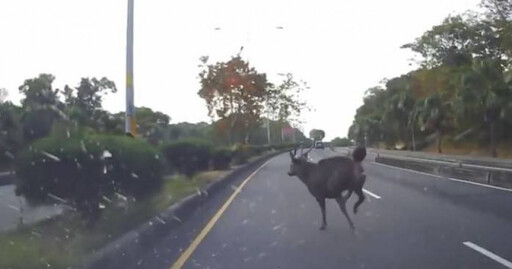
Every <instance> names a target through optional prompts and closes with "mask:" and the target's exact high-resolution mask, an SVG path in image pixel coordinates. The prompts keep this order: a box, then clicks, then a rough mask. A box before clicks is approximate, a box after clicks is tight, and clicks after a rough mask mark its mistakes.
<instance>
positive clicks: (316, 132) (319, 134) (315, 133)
mask: <svg viewBox="0 0 512 269" xmlns="http://www.w3.org/2000/svg"><path fill="white" fill-rule="evenodd" d="M309 137H310V138H311V139H313V140H315V141H322V139H324V137H325V132H324V130H320V129H312V130H311V131H309Z"/></svg>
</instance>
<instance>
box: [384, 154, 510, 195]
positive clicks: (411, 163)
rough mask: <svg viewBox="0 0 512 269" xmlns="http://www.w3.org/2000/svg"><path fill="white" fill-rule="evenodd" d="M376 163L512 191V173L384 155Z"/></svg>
mask: <svg viewBox="0 0 512 269" xmlns="http://www.w3.org/2000/svg"><path fill="white" fill-rule="evenodd" d="M375 162H376V163H380V164H385V165H389V166H394V167H399V168H404V169H409V170H414V171H418V172H422V173H427V174H432V175H437V176H441V177H445V178H454V179H457V180H462V181H469V182H475V183H478V184H485V185H490V186H496V187H501V188H507V189H512V180H511V179H512V173H511V172H506V171H489V170H484V169H476V168H468V167H464V166H457V165H452V164H449V163H448V162H446V163H447V164H443V163H442V162H432V163H427V162H423V161H421V160H414V159H411V160H406V159H404V158H394V157H386V156H382V155H377V157H376V158H375Z"/></svg>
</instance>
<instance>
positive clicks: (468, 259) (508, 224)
mask: <svg viewBox="0 0 512 269" xmlns="http://www.w3.org/2000/svg"><path fill="white" fill-rule="evenodd" d="M334 154H341V153H333V152H331V151H330V150H328V149H326V150H315V151H313V152H312V154H311V157H312V158H313V160H316V161H317V160H319V159H321V158H325V157H328V156H332V155H334ZM289 163H290V160H289V157H288V156H287V154H282V155H279V156H277V157H275V158H273V159H271V160H270V162H268V163H267V164H266V165H265V166H264V167H263V168H261V170H260V171H259V172H258V173H256V174H255V175H254V177H252V178H251V179H250V180H249V181H248V182H247V184H246V185H245V186H244V188H243V189H242V191H241V192H240V193H239V194H238V195H237V196H236V197H235V198H234V200H233V201H232V203H231V204H230V205H229V206H228V207H227V209H226V210H225V211H224V212H223V214H222V215H221V216H220V218H219V219H218V221H217V222H216V223H215V225H214V226H213V228H212V229H211V230H210V231H209V232H208V233H207V234H206V236H205V237H204V239H203V240H201V241H200V242H199V244H198V245H197V248H195V249H194V251H193V252H192V254H191V255H190V257H189V258H188V259H186V262H185V264H184V268H507V267H508V268H512V263H510V261H512V192H509V191H504V190H498V189H493V188H488V187H483V186H476V185H472V184H468V183H463V182H456V181H450V180H446V179H440V178H438V177H434V176H429V175H425V174H419V173H415V172H411V171H405V170H401V169H396V168H392V167H386V166H382V165H379V164H374V163H373V162H372V157H371V155H370V156H369V157H368V159H367V160H366V162H365V164H364V167H365V170H366V173H367V183H366V185H365V189H366V191H367V192H366V197H367V200H366V201H365V203H363V205H362V206H361V207H360V211H359V213H358V214H357V215H355V216H353V214H352V213H351V212H350V214H351V216H352V219H353V221H354V223H355V226H356V229H355V231H352V230H351V229H350V228H349V226H348V223H347V221H346V220H345V218H344V217H343V216H342V214H341V212H340V210H339V208H338V207H337V205H336V203H335V201H332V200H329V201H328V202H327V222H328V227H327V230H325V231H320V230H318V227H319V226H320V217H321V213H320V208H319V206H318V204H317V202H316V201H315V199H314V198H313V197H312V196H311V195H310V194H309V193H308V191H307V189H306V187H305V186H304V185H303V184H302V183H301V182H300V181H299V180H298V179H297V178H295V177H288V176H287V175H286V172H287V171H288V166H289ZM233 189H236V186H233ZM233 189H228V190H226V193H225V195H224V196H223V195H220V196H219V197H218V198H213V199H212V200H211V201H210V202H209V203H208V205H206V206H204V207H203V208H202V209H200V210H198V212H197V213H196V214H195V215H194V216H193V217H191V218H190V219H189V220H187V221H186V222H184V223H183V225H182V226H180V227H178V229H175V230H173V231H172V232H171V233H170V234H168V235H166V236H165V237H163V238H162V240H161V242H159V243H158V244H155V245H152V246H148V251H147V253H141V254H140V257H127V261H129V260H135V262H128V264H127V265H126V266H125V267H126V268H170V267H171V266H172V265H173V264H174V262H175V261H176V260H177V259H178V258H179V257H180V256H182V255H183V253H184V251H185V250H186V249H187V248H188V247H189V246H190V243H191V242H192V240H193V239H194V238H196V237H197V235H198V234H199V232H200V231H201V230H202V229H203V228H204V227H205V225H206V224H207V223H208V222H209V221H210V219H211V218H212V216H213V215H214V214H215V213H216V212H217V210H219V208H221V205H222V204H223V203H224V201H225V200H226V198H227V197H228V196H229V195H230V193H232V192H233ZM370 193H371V194H372V195H370ZM355 200H356V197H355V196H353V197H352V198H351V200H349V202H348V204H349V205H348V208H352V206H351V205H352V204H353V203H354V202H355ZM128 258H129V259H128ZM507 262H508V263H507Z"/></svg>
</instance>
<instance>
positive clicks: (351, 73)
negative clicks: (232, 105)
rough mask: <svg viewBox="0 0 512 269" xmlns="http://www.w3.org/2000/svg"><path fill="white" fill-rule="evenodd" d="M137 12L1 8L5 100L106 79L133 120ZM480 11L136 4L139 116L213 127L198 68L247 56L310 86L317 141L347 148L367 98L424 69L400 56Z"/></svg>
mask: <svg viewBox="0 0 512 269" xmlns="http://www.w3.org/2000/svg"><path fill="white" fill-rule="evenodd" d="M126 2H127V1H126V0H44V1H43V0H0V88H6V89H7V90H8V92H9V97H8V98H9V99H10V100H13V101H15V102H19V99H20V95H19V94H18V90H17V89H18V86H19V85H21V84H22V83H23V80H24V79H27V78H32V77H35V76H37V75H38V74H39V73H43V72H45V73H51V74H53V75H55V76H56V77H57V79H56V81H55V85H54V86H55V87H56V88H63V86H64V85H65V84H70V85H72V86H76V85H77V84H78V82H79V80H80V78H81V77H93V76H97V77H103V76H106V77H108V78H110V79H112V80H114V81H115V82H116V85H117V86H118V88H119V90H120V91H119V92H118V93H117V94H114V95H110V96H108V97H107V98H106V100H105V102H104V107H105V108H106V109H107V110H110V111H112V112H117V111H120V110H124V103H125V102H124V100H125V99H124V88H125V83H124V81H125V79H124V73H125V42H126V36H125V35H126ZM478 2H479V0H421V1H420V0H386V1H382V0H375V1H357V0H351V1H347V0H334V1H323V0H321V1H319V0H316V1H297V0H258V1H244V0H222V1H219V0H203V1H199V0H187V1H169V0H144V1H141V0H135V77H134V80H135V105H136V106H147V107H151V108H152V109H154V110H159V111H162V112H164V113H167V114H168V115H170V116H171V118H172V122H181V121H189V122H198V121H210V120H209V118H208V117H207V111H206V107H205V104H204V101H203V100H202V99H200V98H199V97H198V95H197V91H198V90H199V83H198V79H197V74H198V72H199V68H198V64H199V60H198V59H199V57H200V56H202V55H209V56H210V59H211V60H227V59H229V56H231V55H234V54H236V53H237V52H238V50H239V49H240V47H241V46H244V52H243V54H242V56H243V57H244V58H246V59H248V60H249V61H250V63H251V65H253V66H255V67H256V68H257V69H258V70H259V71H260V72H266V73H267V74H268V75H269V78H270V79H271V80H273V81H274V82H277V79H278V78H279V77H278V76H276V74H277V73H286V72H291V73H293V74H294V75H295V77H296V78H298V79H302V80H305V81H307V82H308V83H309V86H310V87H311V89H310V90H309V91H308V92H307V93H305V97H306V98H307V99H308V102H309V104H310V105H311V106H312V107H313V108H314V109H315V110H314V111H312V112H310V113H307V114H305V115H304V120H305V121H306V123H305V125H304V126H303V128H304V130H305V131H307V132H309V130H310V129H311V128H321V129H324V130H325V131H326V133H327V138H329V139H330V138H333V137H335V136H345V135H346V134H347V131H348V128H349V126H350V124H351V122H352V119H353V116H354V113H355V110H356V108H357V107H358V106H359V105H361V103H362V96H363V95H364V92H365V90H366V89H368V88H369V87H372V86H375V85H377V84H378V83H379V82H380V81H381V80H382V79H384V78H390V77H393V76H397V75H400V74H402V73H405V72H407V71H409V70H411V69H413V68H414V67H415V66H414V65H412V66H411V65H410V61H409V59H410V58H411V57H412V56H413V54H412V53H411V52H408V51H406V50H402V49H400V46H401V45H403V44H405V43H408V42H411V41H413V40H414V38H416V37H418V36H420V35H421V34H422V33H423V32H424V31H426V30H428V29H430V28H431V27H432V26H433V25H435V24H438V23H440V22H441V21H442V20H443V19H444V18H445V17H446V16H447V15H449V14H453V13H458V12H462V11H465V10H467V9H471V8H475V7H476V6H477V4H478ZM277 26H280V27H283V29H282V30H279V29H277V28H276V27H277ZM217 27H220V28H221V30H217V31H215V30H214V29H215V28H217Z"/></svg>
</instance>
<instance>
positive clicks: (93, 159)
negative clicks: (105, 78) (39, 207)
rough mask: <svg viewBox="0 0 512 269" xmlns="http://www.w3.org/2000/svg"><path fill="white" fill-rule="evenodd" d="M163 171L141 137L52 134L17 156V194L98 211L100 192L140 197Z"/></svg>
mask: <svg viewBox="0 0 512 269" xmlns="http://www.w3.org/2000/svg"><path fill="white" fill-rule="evenodd" d="M162 171H163V167H162V165H161V163H160V162H159V160H158V155H157V151H156V150H155V149H153V148H152V147H151V146H149V145H148V144H147V143H146V142H144V141H142V140H139V139H134V138H130V137H125V136H109V135H84V136H71V137H70V138H62V137H60V136H50V137H47V138H43V139H41V140H38V141H36V142H35V143H33V144H32V145H31V146H30V147H29V148H27V149H25V150H24V151H23V152H22V153H21V154H20V155H19V158H17V162H16V174H17V178H18V179H17V182H16V194H17V195H24V196H25V197H26V198H27V200H28V201H29V202H31V203H45V202H49V201H52V202H55V201H54V200H59V199H65V200H68V201H69V202H71V203H72V204H73V205H74V206H75V207H76V208H77V209H78V210H80V211H82V212H84V213H91V214H93V215H97V213H98V208H99V204H100V201H101V200H102V199H104V198H103V197H110V196H112V195H113V194H114V193H115V192H119V193H122V194H124V195H128V196H133V197H135V198H143V197H145V196H147V195H149V194H151V193H153V192H154V191H156V190H158V188H159V187H160V186H161V183H162V174H163V173H162ZM52 199H53V200H52Z"/></svg>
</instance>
